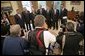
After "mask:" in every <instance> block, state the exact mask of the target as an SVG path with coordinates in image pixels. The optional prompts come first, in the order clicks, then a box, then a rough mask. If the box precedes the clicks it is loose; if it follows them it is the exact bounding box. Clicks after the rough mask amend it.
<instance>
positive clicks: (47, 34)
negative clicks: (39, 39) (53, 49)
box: [44, 31, 55, 38]
mask: <svg viewBox="0 0 85 56" xmlns="http://www.w3.org/2000/svg"><path fill="white" fill-rule="evenodd" d="M44 36H48V37H49V38H53V37H55V36H54V35H53V34H51V33H50V32H49V31H44Z"/></svg>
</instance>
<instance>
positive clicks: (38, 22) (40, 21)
mask: <svg viewBox="0 0 85 56" xmlns="http://www.w3.org/2000/svg"><path fill="white" fill-rule="evenodd" d="M45 20H46V18H45V17H44V16H43V15H37V16H36V17H35V19H34V24H35V27H43V28H47V25H46V23H45Z"/></svg>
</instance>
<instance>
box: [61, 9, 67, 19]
mask: <svg viewBox="0 0 85 56" xmlns="http://www.w3.org/2000/svg"><path fill="white" fill-rule="evenodd" d="M67 13H68V11H67V9H66V8H64V10H63V11H62V9H61V11H60V18H62V17H64V16H67Z"/></svg>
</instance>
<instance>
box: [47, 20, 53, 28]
mask: <svg viewBox="0 0 85 56" xmlns="http://www.w3.org/2000/svg"><path fill="white" fill-rule="evenodd" d="M46 23H47V25H48V28H50V29H51V25H52V23H51V20H46Z"/></svg>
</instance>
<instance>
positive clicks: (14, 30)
mask: <svg viewBox="0 0 85 56" xmlns="http://www.w3.org/2000/svg"><path fill="white" fill-rule="evenodd" d="M10 34H11V35H13V36H19V35H20V34H21V27H20V25H18V24H16V25H11V26H10Z"/></svg>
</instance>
